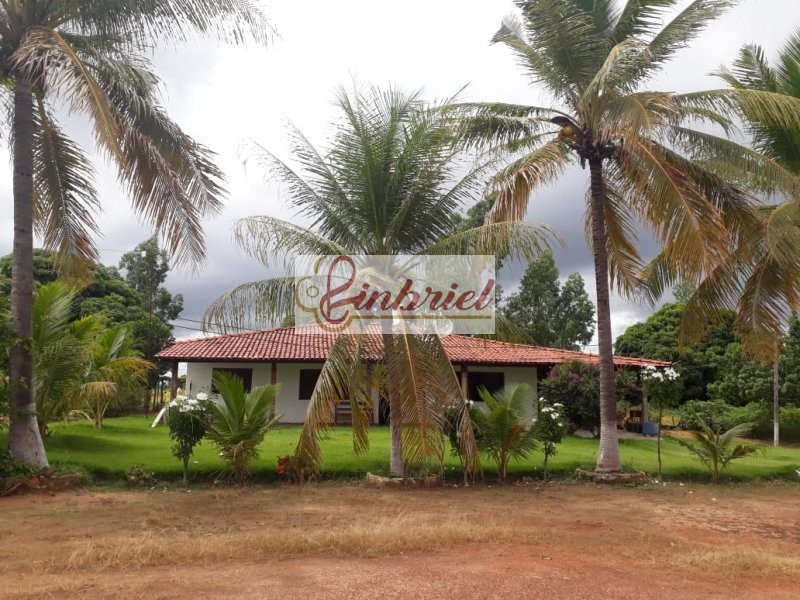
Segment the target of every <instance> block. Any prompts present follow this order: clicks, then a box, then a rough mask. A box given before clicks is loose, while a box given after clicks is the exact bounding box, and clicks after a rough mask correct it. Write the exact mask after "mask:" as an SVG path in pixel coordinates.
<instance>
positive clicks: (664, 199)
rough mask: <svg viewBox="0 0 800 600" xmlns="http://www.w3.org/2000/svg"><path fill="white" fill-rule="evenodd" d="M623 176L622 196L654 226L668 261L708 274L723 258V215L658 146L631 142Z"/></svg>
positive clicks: (620, 163) (621, 167) (621, 162)
mask: <svg viewBox="0 0 800 600" xmlns="http://www.w3.org/2000/svg"><path fill="white" fill-rule="evenodd" d="M619 171H620V175H621V177H620V178H619V187H618V189H619V192H620V193H622V194H623V195H624V196H625V197H626V201H627V202H628V203H629V205H630V206H631V207H633V208H634V210H636V212H637V213H638V214H639V215H641V220H642V221H643V222H644V223H645V224H646V225H647V226H650V227H652V229H653V232H654V233H655V235H656V236H657V238H658V240H659V242H660V243H661V244H662V247H663V248H664V256H665V258H667V259H668V260H674V261H676V262H678V263H680V264H682V265H685V268H688V269H689V270H691V271H693V272H697V273H701V272H704V273H708V272H710V271H711V270H713V268H714V267H715V266H716V265H718V264H719V263H720V262H721V261H722V260H723V259H724V256H725V254H726V252H727V241H728V237H727V235H726V231H725V227H724V221H723V218H722V214H721V211H720V210H719V209H718V208H717V207H716V206H714V204H713V203H712V202H710V201H709V200H708V199H707V198H706V197H705V195H704V193H703V190H702V189H700V188H699V186H698V185H697V182H695V181H694V180H693V179H692V178H691V176H690V174H689V173H686V172H685V171H684V170H683V169H680V168H678V167H677V166H676V165H674V164H672V163H671V161H670V160H669V158H668V157H667V156H665V155H664V154H663V153H662V152H661V151H660V149H659V147H658V146H656V145H654V144H652V143H650V142H648V141H645V140H631V142H630V144H629V145H627V146H626V152H625V154H624V156H623V157H622V158H621V160H620V161H619Z"/></svg>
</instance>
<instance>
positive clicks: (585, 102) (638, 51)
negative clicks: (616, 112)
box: [578, 39, 650, 130]
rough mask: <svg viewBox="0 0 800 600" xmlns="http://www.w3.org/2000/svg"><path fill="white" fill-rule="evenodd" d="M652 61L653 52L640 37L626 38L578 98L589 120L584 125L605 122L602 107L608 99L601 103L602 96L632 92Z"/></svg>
mask: <svg viewBox="0 0 800 600" xmlns="http://www.w3.org/2000/svg"><path fill="white" fill-rule="evenodd" d="M649 61H650V53H649V51H648V49H647V46H646V44H644V42H641V41H640V40H637V39H626V40H623V41H621V42H619V43H618V44H617V45H615V46H614V47H613V48H611V51H610V52H609V53H608V56H606V59H605V62H604V63H603V64H602V65H601V66H600V68H599V69H597V71H596V72H595V74H594V76H593V77H592V80H591V81H590V82H589V83H588V85H587V86H586V89H584V91H583V94H582V95H581V97H580V99H579V101H578V113H579V114H581V115H582V116H583V118H584V120H585V123H583V124H584V126H586V127H589V128H591V129H592V130H597V129H599V128H600V127H601V126H602V124H603V110H602V107H603V105H604V104H605V102H598V98H601V97H602V98H603V99H605V98H614V97H615V96H623V95H627V94H630V93H632V92H633V91H634V86H635V85H636V75H637V74H638V73H639V72H640V71H641V70H642V69H643V68H644V66H645V65H646V64H647V63H648V62H649Z"/></svg>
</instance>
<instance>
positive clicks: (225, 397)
mask: <svg viewBox="0 0 800 600" xmlns="http://www.w3.org/2000/svg"><path fill="white" fill-rule="evenodd" d="M214 387H216V388H217V390H218V391H219V393H220V395H221V396H222V403H217V402H211V403H209V412H210V422H209V424H208V426H207V428H206V437H207V438H208V439H210V440H211V441H212V442H214V443H215V444H216V445H217V447H218V448H219V449H220V455H221V456H222V458H223V459H225V461H226V462H227V463H228V466H229V467H230V469H231V471H232V473H233V476H234V478H235V479H236V482H237V483H244V480H245V478H246V477H247V465H248V464H249V463H250V462H252V461H253V460H255V459H257V458H258V454H259V451H258V446H259V445H260V444H261V442H263V441H264V436H265V435H266V434H267V432H268V431H269V430H270V429H272V428H273V427H274V426H275V425H277V424H278V421H280V419H281V415H278V416H272V413H273V412H274V408H275V395H276V394H277V392H278V389H279V387H280V386H277V385H262V386H258V387H255V388H253V389H252V391H250V392H245V389H244V383H243V382H242V380H241V378H239V377H237V376H235V375H231V374H229V373H224V372H223V373H217V374H215V375H214ZM187 460H188V458H187V459H184V481H185V480H186V476H185V472H186V471H185V467H186V464H187Z"/></svg>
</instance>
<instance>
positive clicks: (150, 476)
mask: <svg viewBox="0 0 800 600" xmlns="http://www.w3.org/2000/svg"><path fill="white" fill-rule="evenodd" d="M125 483H126V484H127V485H128V487H148V488H149V487H153V486H154V485H155V484H156V474H155V473H153V471H151V470H149V469H146V468H145V467H143V466H142V465H133V466H132V467H131V468H130V469H128V470H126V471H125Z"/></svg>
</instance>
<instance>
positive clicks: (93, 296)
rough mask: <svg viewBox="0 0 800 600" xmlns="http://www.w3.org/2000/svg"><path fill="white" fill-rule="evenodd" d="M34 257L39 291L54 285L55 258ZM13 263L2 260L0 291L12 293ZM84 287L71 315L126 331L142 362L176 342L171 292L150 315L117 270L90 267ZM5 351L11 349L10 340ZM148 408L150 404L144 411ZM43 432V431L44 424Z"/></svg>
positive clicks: (177, 305)
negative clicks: (172, 320) (120, 327)
mask: <svg viewBox="0 0 800 600" xmlns="http://www.w3.org/2000/svg"><path fill="white" fill-rule="evenodd" d="M34 257H35V259H36V271H35V273H34V281H35V283H36V285H37V287H38V286H41V285H44V284H47V283H48V282H51V281H53V280H54V278H55V277H56V275H57V269H56V257H55V255H54V254H53V253H52V252H48V251H46V250H41V249H36V250H35V251H34ZM11 259H12V256H11V255H7V256H5V257H3V258H0V288H2V287H3V286H4V283H8V286H6V289H10V275H11V265H12V260H11ZM6 278H8V279H6ZM82 285H83V286H84V287H81V288H80V289H79V290H78V291H76V292H75V293H74V294H72V298H73V299H72V302H71V311H72V313H74V317H92V319H95V320H98V321H101V322H102V323H103V324H104V325H105V326H106V327H109V328H110V327H118V326H124V327H126V328H127V329H128V330H129V332H130V335H131V340H132V344H133V346H134V348H135V349H136V350H137V351H139V352H140V353H141V354H142V355H143V358H145V359H147V360H151V359H152V356H151V355H152V354H153V353H154V352H156V351H157V350H160V349H161V348H162V347H164V346H166V345H167V344H168V343H169V342H170V341H171V340H172V339H173V338H172V327H171V326H170V324H169V323H168V322H167V321H168V319H171V318H173V315H174V312H175V311H176V310H178V309H179V308H180V301H181V298H180V296H177V297H176V298H175V299H171V297H170V294H169V292H167V291H166V290H161V292H160V293H159V298H161V299H164V298H166V300H165V301H162V304H161V305H159V307H157V309H156V311H155V312H151V311H150V310H148V308H147V306H146V304H145V301H144V299H143V298H142V296H141V294H139V292H137V291H136V290H135V289H133V288H132V287H131V286H129V285H128V284H127V283H126V282H125V280H124V279H123V278H122V276H121V275H120V273H119V271H118V270H117V269H116V268H114V267H109V266H106V265H102V264H99V263H97V264H94V265H93V266H92V267H91V271H90V273H89V275H88V277H86V278H85V279H84V281H83V282H82ZM76 289H77V288H76ZM4 348H7V349H10V340H9V343H8V344H7V345H6V346H4ZM4 351H7V350H4ZM148 352H150V355H148ZM151 362H152V360H151ZM148 377H149V380H148V383H149V384H150V386H151V387H153V382H154V380H155V379H156V378H157V377H158V371H157V370H156V369H153V370H151V371H150V373H148ZM34 379H35V374H34ZM143 390H144V388H143ZM139 400H140V399H138V398H135V397H131V398H130V401H133V402H137V404H138V403H139ZM148 406H149V402H148V403H147V404H146V405H145V408H147V407H148ZM127 408H128V406H127V405H118V406H116V407H115V409H122V410H125V409H127ZM44 412H45V411H43V409H42V408H41V407H39V408H38V410H37V413H38V415H39V418H42V417H43V416H45V415H44ZM40 429H42V431H44V428H43V427H42V425H41V424H40Z"/></svg>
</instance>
